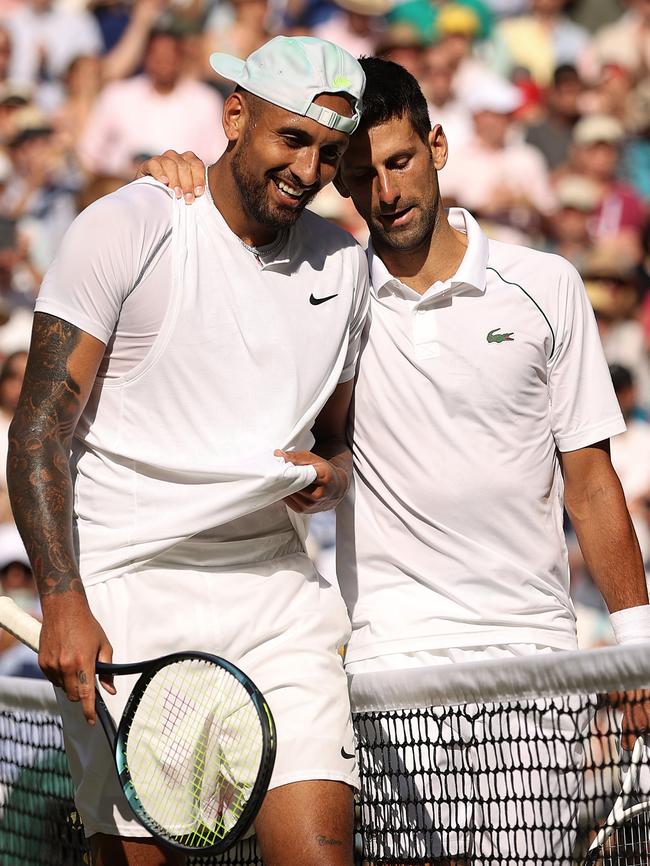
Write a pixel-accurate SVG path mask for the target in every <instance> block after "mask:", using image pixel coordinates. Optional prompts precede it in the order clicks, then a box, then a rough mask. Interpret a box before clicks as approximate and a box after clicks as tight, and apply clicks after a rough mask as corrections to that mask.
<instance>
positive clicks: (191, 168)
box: [136, 150, 205, 204]
mask: <svg viewBox="0 0 650 866" xmlns="http://www.w3.org/2000/svg"><path fill="white" fill-rule="evenodd" d="M140 177H153V178H154V180H158V181H160V183H164V184H165V186H168V187H170V189H173V190H174V192H175V194H176V198H181V197H184V198H185V201H186V202H187V204H191V203H192V202H193V201H194V199H195V197H196V198H198V197H199V196H202V195H203V193H204V192H205V164H204V163H203V162H201V160H200V159H199V158H198V156H197V155H196V154H195V153H192V151H191V150H186V151H185V153H177V152H176V151H175V150H166V151H165V152H164V153H163V154H161V155H160V156H152V157H151V158H150V159H147V160H146V161H145V162H143V163H142V164H141V165H140V167H139V168H138V173H137V174H136V180H137V179H138V178H140Z"/></svg>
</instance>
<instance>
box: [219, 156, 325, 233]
mask: <svg viewBox="0 0 650 866" xmlns="http://www.w3.org/2000/svg"><path fill="white" fill-rule="evenodd" d="M242 145H243V146H242V147H240V148H239V149H238V151H237V152H236V153H234V154H233V156H232V160H231V167H232V173H233V177H234V178H235V181H236V183H237V186H238V188H239V194H240V196H241V202H242V206H243V208H244V210H245V211H246V214H247V215H248V216H249V217H250V218H251V219H253V220H254V221H255V222H256V223H258V224H259V225H262V226H266V227H267V228H271V229H277V230H278V231H279V230H281V229H285V228H290V227H291V226H292V225H293V224H294V223H295V222H296V220H297V219H298V217H299V216H300V215H301V213H302V212H303V210H304V209H305V208H306V206H307V205H308V204H309V202H310V201H312V199H313V198H314V196H315V195H316V193H317V192H318V189H315V190H314V192H313V193H312V194H311V195H310V196H308V197H305V198H304V199H303V200H301V202H300V205H299V206H298V207H296V208H292V207H283V206H282V205H281V204H277V203H275V202H271V201H270V199H269V193H268V184H269V178H268V177H267V176H266V175H265V176H263V177H261V178H260V177H256V176H255V175H254V174H253V173H252V172H251V171H249V169H248V166H247V164H246V160H245V159H244V154H245V153H246V139H244V141H242ZM279 176H280V175H278V177H279ZM272 182H273V181H271V183H272ZM287 182H288V183H289V184H291V185H292V186H294V185H295V182H294V181H291V180H287Z"/></svg>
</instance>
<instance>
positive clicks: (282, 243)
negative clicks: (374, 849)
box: [9, 37, 368, 866]
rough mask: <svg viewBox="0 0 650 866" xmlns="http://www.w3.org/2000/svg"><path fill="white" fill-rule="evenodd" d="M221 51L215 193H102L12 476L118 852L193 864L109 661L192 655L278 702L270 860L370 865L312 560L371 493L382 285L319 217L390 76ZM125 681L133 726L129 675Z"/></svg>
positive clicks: (53, 664) (333, 62) (66, 694)
mask: <svg viewBox="0 0 650 866" xmlns="http://www.w3.org/2000/svg"><path fill="white" fill-rule="evenodd" d="M212 64H213V66H214V68H215V69H216V70H217V71H218V72H219V73H220V74H221V75H224V76H225V77H227V78H230V79H231V80H233V81H234V82H236V84H237V88H236V90H235V92H234V93H233V94H232V95H231V96H230V97H229V98H228V99H227V100H226V103H225V108H224V114H223V125H224V130H225V132H226V136H227V138H228V147H227V150H226V151H225V153H224V154H223V155H222V156H221V158H220V159H219V160H218V162H217V163H216V164H215V165H213V166H211V167H210V168H209V170H208V172H207V176H206V177H205V179H204V180H202V182H203V183H204V185H205V188H206V195H205V196H204V197H203V198H202V199H201V201H200V202H199V203H198V205H197V206H196V207H193V208H188V207H186V206H185V204H184V203H183V202H182V201H181V202H178V201H176V200H175V198H174V195H173V193H170V191H169V190H168V189H167V188H166V187H164V186H163V185H162V184H159V183H157V182H156V181H152V180H151V179H150V178H145V179H143V180H141V181H138V182H136V183H133V184H130V185H128V186H126V187H124V188H123V189H121V190H119V191H117V192H116V193H113V194H112V195H109V196H107V197H106V198H103V199H101V200H100V201H98V202H97V203H96V204H94V205H92V206H91V207H89V208H88V209H87V210H85V211H84V212H83V213H82V214H81V215H80V216H79V217H78V218H77V220H76V221H75V223H74V224H73V226H72V227H71V228H70V230H69V232H68V234H67V236H66V237H65V239H64V241H63V244H62V246H61V249H60V251H59V254H58V256H57V258H56V260H55V262H54V263H53V265H52V267H51V268H50V269H49V271H48V273H47V274H46V276H45V279H44V282H43V286H42V288H41V291H40V294H39V298H38V300H37V302H36V314H35V319H34V330H33V336H32V345H31V350H30V355H29V362H28V365H27V373H26V376H25V384H24V387H23V391H22V397H21V400H20V404H19V406H18V409H17V411H16V415H15V418H14V421H13V425H12V428H11V432H10V440H11V441H10V456H9V485H10V490H11V499H12V506H13V509H14V513H15V517H16V522H17V524H18V527H19V529H20V532H21V535H22V537H23V539H24V541H25V545H26V547H27V550H28V553H29V555H30V559H31V563H32V566H33V569H34V574H35V577H36V581H37V584H38V588H39V591H40V595H41V602H42V608H43V630H42V635H41V644H40V654H39V662H40V664H41V667H42V668H43V670H44V671H45V673H46V675H47V676H48V677H49V679H50V680H51V681H52V682H53V683H54V684H55V685H56V686H59V689H60V691H59V703H60V708H61V713H62V715H63V718H64V729H65V738H66V746H67V750H68V757H69V760H70V766H71V771H72V775H73V779H74V783H75V787H76V801H77V806H78V809H79V813H80V815H81V817H82V819H83V822H84V825H85V828H86V832H87V834H88V835H90V837H91V844H92V849H93V856H94V861H93V862H94V864H95V866H119V864H129V866H133V864H138V866H154V864H163V863H165V864H176V863H179V862H180V860H179V859H178V858H177V857H176V855H175V854H172V853H170V852H165V851H163V850H161V849H159V848H158V846H157V845H155V844H153V843H152V841H151V840H150V839H146V838H143V830H142V828H141V827H140V825H139V824H137V823H136V822H135V821H134V820H133V819H132V817H131V815H130V812H129V810H128V807H127V805H126V802H125V800H124V799H123V797H122V795H121V793H120V791H119V788H118V786H117V783H116V778H115V770H114V768H113V767H112V765H111V758H110V755H109V753H108V749H107V746H106V743H105V740H104V737H103V735H102V733H101V731H100V730H99V729H98V728H97V727H94V722H95V712H94V692H93V688H92V685H93V674H94V666H95V662H96V660H100V661H111V660H113V661H119V662H127V661H135V660H140V659H147V658H152V657H156V656H160V655H163V654H165V653H168V652H172V651H179V650H182V649H194V650H204V651H207V652H212V653H215V654H217V655H222V656H224V657H226V658H227V659H229V660H230V661H232V662H234V663H235V664H237V665H239V666H240V667H241V668H242V669H243V670H244V671H245V672H246V673H247V674H248V675H249V676H250V677H251V678H252V679H253V680H254V681H255V683H256V684H257V686H258V687H259V688H260V689H261V690H262V692H263V693H264V694H265V696H266V698H267V700H268V702H269V705H270V707H271V710H272V712H273V715H274V717H275V722H276V726H277V730H278V751H277V759H276V765H275V771H274V775H273V779H272V781H271V790H270V791H269V793H268V795H267V797H266V800H265V802H264V804H263V806H262V810H261V812H260V814H259V816H258V819H257V822H256V830H257V833H258V838H259V839H260V841H261V845H262V849H263V851H264V856H265V858H266V862H267V863H269V864H274V866H295V864H298V863H310V864H314V866H351V863H352V823H353V822H352V818H353V816H352V794H353V788H354V786H355V785H356V784H357V782H358V779H357V770H356V766H355V760H354V757H353V752H354V743H353V733H352V728H351V723H350V712H349V701H348V696H347V688H346V679H345V674H344V671H343V666H342V661H341V658H340V655H339V654H338V648H339V647H340V646H341V645H342V644H343V643H345V642H346V641H347V639H348V636H349V620H348V616H347V612H346V610H345V605H344V603H343V601H342V599H341V597H340V594H339V592H338V589H335V588H333V587H330V586H329V585H327V584H326V583H324V582H323V581H322V580H321V579H320V578H319V576H318V574H317V573H316V572H315V571H314V569H313V567H312V565H311V563H310V560H309V559H308V557H307V555H306V553H305V548H304V536H305V526H304V523H305V519H304V517H303V516H302V513H304V512H310V511H319V510H322V509H326V508H332V507H334V506H336V505H337V503H338V502H339V501H340V500H341V498H342V496H344V494H345V493H346V491H347V488H348V485H349V481H350V477H351V454H350V451H349V449H348V447H347V445H346V442H345V424H346V419H347V416H348V406H349V401H350V396H351V393H352V380H353V376H354V372H355V367H356V361H357V356H358V353H359V343H360V334H361V330H362V326H363V322H364V320H365V316H366V309H367V304H368V292H367V288H368V277H367V267H366V261H365V256H364V254H363V252H362V251H361V249H360V247H359V246H358V244H357V243H356V242H355V241H354V240H353V239H352V238H350V236H349V235H348V234H346V233H345V232H343V231H342V230H340V229H338V228H336V227H334V226H332V225H331V224H329V223H328V222H326V221H325V220H323V219H321V218H320V217H317V216H316V215H314V214H313V213H311V212H310V211H306V210H305V206H306V205H307V203H308V202H309V200H310V199H311V198H312V197H313V196H314V195H315V194H316V193H317V192H318V191H319V190H320V189H321V187H323V186H324V185H325V184H327V183H328V182H329V181H331V180H332V178H333V177H334V175H335V173H336V171H337V168H338V165H339V162H340V159H341V157H342V155H343V153H344V151H345V149H346V147H347V145H348V141H349V135H350V133H351V132H353V131H354V129H355V128H356V126H357V124H358V122H359V118H360V109H361V99H362V94H363V88H364V73H363V71H362V69H361V67H360V65H359V64H358V62H357V61H356V60H354V58H352V57H351V56H350V55H349V54H347V53H346V52H345V51H343V50H341V49H340V48H338V47H337V46H334V45H332V44H331V43H327V42H324V41H321V40H318V39H312V38H307V37H305V38H290V39H289V38H284V37H278V38H276V39H273V40H271V41H270V42H269V43H267V44H266V45H265V46H263V47H262V48H260V49H259V50H258V51H257V52H255V53H254V54H253V55H251V56H250V57H249V58H248V59H247V60H246V61H245V62H244V61H241V60H238V59H236V58H233V57H229V56H225V55H214V56H213V58H212ZM70 449H72V460H71V461H70V462H69V460H68V457H69V454H70ZM103 685H104V687H105V689H106V691H107V692H108V693H110V694H108V697H107V703H108V704H109V709H111V711H112V712H113V714H114V715H115V717H116V718H118V719H119V716H120V714H121V704H120V701H124V699H125V697H126V694H128V689H121V690H120V693H119V694H117V695H115V694H113V693H114V692H115V689H114V688H113V686H112V684H111V683H110V682H104V683H103Z"/></svg>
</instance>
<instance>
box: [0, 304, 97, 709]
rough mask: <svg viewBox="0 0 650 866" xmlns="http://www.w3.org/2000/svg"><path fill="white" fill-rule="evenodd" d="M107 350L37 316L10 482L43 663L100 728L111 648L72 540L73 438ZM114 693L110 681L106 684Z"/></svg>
mask: <svg viewBox="0 0 650 866" xmlns="http://www.w3.org/2000/svg"><path fill="white" fill-rule="evenodd" d="M104 351H105V345H104V343H102V342H101V341H100V340H98V339H97V338H96V337H93V336H91V335H90V334H87V333H85V332H84V331H82V330H80V329H79V328H77V327H75V326H74V325H71V324H69V323H68V322H66V321H64V320H62V319H60V318H57V317H55V316H51V315H48V314H46V313H36V314H35V316H34V327H33V331H32V343H31V347H30V352H29V360H28V363H27V370H26V373H25V380H24V384H23V389H22V392H21V396H20V401H19V403H18V407H17V409H16V412H15V415H14V419H13V421H12V424H11V427H10V429H9V455H8V462H7V481H8V486H9V494H10V498H11V505H12V508H13V512H14V517H15V520H16V524H17V526H18V529H19V530H20V534H21V536H22V538H23V541H24V543H25V547H26V549H27V552H28V554H29V558H30V561H31V564H32V568H33V571H34V578H35V580H36V585H37V587H38V591H39V594H40V597H41V605H42V610H43V630H42V632H41V639H40V652H39V663H40V665H41V668H42V669H43V671H44V673H45V674H46V676H47V677H48V679H50V680H51V681H52V682H53V683H54V684H55V685H57V686H60V687H62V688H63V689H64V690H65V692H66V694H67V696H68V698H69V699H70V700H72V701H81V703H82V707H83V711H84V715H85V716H86V718H87V719H88V721H89V722H90V723H92V724H94V722H95V709H94V703H95V698H94V672H95V662H96V661H98V660H99V661H107V662H110V661H111V658H112V650H111V646H110V644H109V642H108V640H107V638H106V635H105V634H104V631H103V629H102V628H101V626H100V625H99V623H98V622H97V621H96V620H95V618H94V617H93V616H92V614H91V612H90V608H89V606H88V601H87V599H86V594H85V591H84V588H83V584H82V582H81V577H80V575H79V569H78V565H77V560H76V556H75V552H74V545H73V536H72V512H73V490H72V479H71V475H70V467H69V457H70V447H71V444H72V436H73V433H74V430H75V427H76V425H77V422H78V420H79V417H80V415H81V412H82V410H83V408H84V406H85V404H86V401H87V400H88V397H89V395H90V392H91V389H92V387H93V383H94V381H95V377H96V374H97V370H98V368H99V364H100V362H101V360H102V358H103V356H104ZM104 685H105V687H106V688H107V690H108V691H111V692H113V691H114V689H113V686H112V682H111V681H110V679H107V680H106V681H104Z"/></svg>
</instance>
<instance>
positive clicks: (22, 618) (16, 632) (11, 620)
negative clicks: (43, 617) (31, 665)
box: [0, 595, 41, 652]
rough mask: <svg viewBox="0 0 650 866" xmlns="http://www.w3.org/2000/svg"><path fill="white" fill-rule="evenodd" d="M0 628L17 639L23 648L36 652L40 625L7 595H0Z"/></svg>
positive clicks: (39, 636)
mask: <svg viewBox="0 0 650 866" xmlns="http://www.w3.org/2000/svg"><path fill="white" fill-rule="evenodd" d="M0 626H2V628H3V629H4V630H5V631H8V632H9V633H10V634H12V635H13V636H14V637H15V638H17V639H18V640H19V641H20V642H21V643H24V644H25V646H28V647H31V648H32V649H33V650H34V652H38V644H39V641H40V638H41V624H40V622H39V621H38V620H37V619H36V618H35V617H33V616H30V614H28V613H27V612H26V611H24V610H23V609H22V608H20V607H18V605H17V604H16V602H15V601H14V600H13V599H12V598H9V596H7V595H0Z"/></svg>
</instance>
